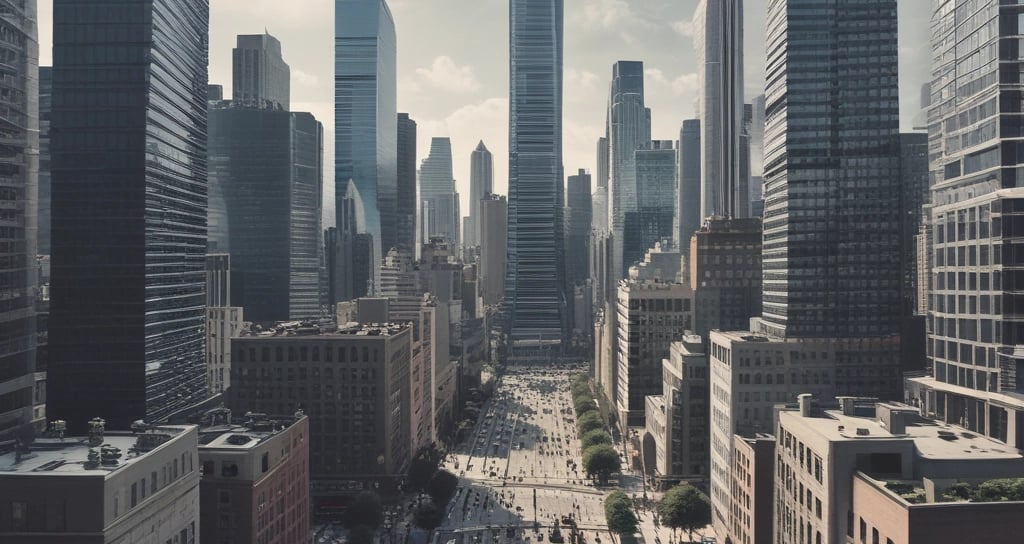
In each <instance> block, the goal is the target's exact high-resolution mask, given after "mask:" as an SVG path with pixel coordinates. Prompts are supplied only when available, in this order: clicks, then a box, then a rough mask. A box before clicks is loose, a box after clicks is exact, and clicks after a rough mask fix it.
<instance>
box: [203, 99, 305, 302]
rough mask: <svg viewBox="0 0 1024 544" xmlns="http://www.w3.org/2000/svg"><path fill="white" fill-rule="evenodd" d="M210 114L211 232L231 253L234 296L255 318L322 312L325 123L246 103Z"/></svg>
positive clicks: (218, 244) (216, 245) (219, 248)
mask: <svg viewBox="0 0 1024 544" xmlns="http://www.w3.org/2000/svg"><path fill="white" fill-rule="evenodd" d="M222 104H223V103H222ZM209 115H210V117H209V125H210V137H209V146H208V147H209V157H210V175H209V186H210V194H211V195H216V196H217V198H214V199H212V200H211V202H210V209H211V211H212V213H211V217H210V228H209V237H210V240H211V247H214V248H216V250H217V251H222V252H226V253H230V254H231V273H232V282H231V287H232V293H231V298H232V300H234V303H235V305H236V306H241V307H243V308H245V316H246V318H247V319H249V320H250V321H255V322H274V321H286V320H292V319H314V318H317V317H319V315H320V256H321V251H322V247H323V245H322V239H321V236H322V232H323V231H322V229H321V228H320V214H321V210H322V208H323V206H322V198H323V194H322V193H323V127H322V126H321V124H320V122H319V121H317V120H316V119H314V118H313V116H312V115H310V114H308V113H290V112H287V111H284V110H279V109H254V108H247V107H245V106H244V104H231V106H230V107H213V108H211V109H210V113H209ZM221 206H223V208H222V209H220V210H218V208H220V207H221ZM221 217H222V218H223V219H220V218H221Z"/></svg>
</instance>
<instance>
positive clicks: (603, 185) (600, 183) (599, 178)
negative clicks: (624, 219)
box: [593, 136, 609, 232]
mask: <svg viewBox="0 0 1024 544" xmlns="http://www.w3.org/2000/svg"><path fill="white" fill-rule="evenodd" d="M608 161H609V157H608V138H607V137H605V136H602V137H600V138H598V139H597V168H596V169H594V195H593V203H594V219H593V226H594V230H596V231H598V232H602V231H606V230H608V167H609V163H608Z"/></svg>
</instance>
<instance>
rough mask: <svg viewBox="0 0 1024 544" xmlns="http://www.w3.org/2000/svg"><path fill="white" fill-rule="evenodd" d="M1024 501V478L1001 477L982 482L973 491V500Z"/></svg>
mask: <svg viewBox="0 0 1024 544" xmlns="http://www.w3.org/2000/svg"><path fill="white" fill-rule="evenodd" d="M1002 501H1024V478H1000V479H997V480H989V481H987V482H982V483H981V484H979V485H978V487H977V488H976V489H975V490H974V492H973V493H971V502H1002Z"/></svg>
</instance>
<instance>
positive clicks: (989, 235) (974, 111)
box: [908, 0, 1024, 448]
mask: <svg viewBox="0 0 1024 544" xmlns="http://www.w3.org/2000/svg"><path fill="white" fill-rule="evenodd" d="M1004 4H1005V2H998V1H996V0H988V1H984V2H967V1H963V0H946V1H944V2H938V3H936V7H935V10H934V12H933V13H934V14H933V16H932V58H933V61H932V81H933V83H932V86H931V92H932V94H931V105H930V106H929V110H928V126H929V132H928V141H929V145H928V148H929V153H930V158H931V177H932V179H933V180H934V181H933V183H934V185H933V187H932V191H931V206H932V215H931V219H932V224H931V229H932V234H931V237H932V241H931V242H932V247H931V253H932V257H933V259H934V262H933V267H932V271H931V272H932V277H933V278H934V285H933V286H932V289H931V292H930V297H929V298H930V300H931V306H930V308H929V317H928V323H929V330H928V363H929V364H930V365H931V367H932V375H933V377H931V378H917V379H914V380H912V381H913V382H916V383H917V384H918V385H921V386H923V387H924V389H925V391H923V392H920V393H915V394H913V395H909V394H908V396H912V397H919V398H915V399H914V400H919V401H920V402H921V403H922V404H923V406H924V410H925V412H926V413H927V414H929V415H932V416H934V417H936V418H938V419H941V420H944V421H947V422H954V423H957V424H961V425H963V426H965V427H967V428H968V429H969V430H971V431H973V432H976V433H981V434H985V435H987V436H991V437H993V438H996V439H998V440H1001V441H1004V442H1007V443H1009V444H1010V445H1015V446H1016V447H1018V448H1020V447H1024V401H1022V400H1021V398H1022V397H1021V393H1022V392H1024V356H1022V353H1024V350H1022V348H1021V346H1022V345H1024V320H1021V315H1022V314H1024V310H1022V308H1024V302H1022V299H1024V295H1021V294H1019V293H1020V290H1021V285H1022V281H1021V275H1022V273H1021V272H1020V268H1021V266H1024V252H1022V251H1021V245H1020V243H1019V242H1018V241H1017V240H1018V237H1019V236H1020V234H1019V231H1018V228H1017V227H1018V225H1024V218H1022V216H1024V189H1022V188H1021V185H1022V179H1021V173H1020V171H1021V170H1020V168H1021V164H1022V163H1024V155H1022V154H1021V153H1020V152H1019V151H1018V148H1019V147H1020V143H1019V142H1018V140H1017V139H1016V138H1017V135H1018V134H1019V133H1020V124H1021V123H1020V119H1021V118H1020V112H1021V109H1022V108H1021V104H1020V100H1019V98H1020V96H1021V86H1020V83H1019V82H1018V80H1017V77H1016V76H1015V75H1013V74H1016V73H1017V72H1020V71H1021V69H1022V68H1024V61H1022V60H1017V57H1018V55H1016V54H1013V55H1012V56H1011V57H1007V56H1006V55H1005V52H1006V51H1011V50H1012V51H1016V49H1012V48H1014V47H1017V46H1016V45H1015V43H1016V41H1017V39H1018V38H1017V36H1018V35H1019V34H1020V33H1021V32H1024V22H1022V21H1020V17H1019V15H1020V12H1021V8H1020V6H1016V5H1014V6H1010V5H1004ZM961 36H981V38H980V39H972V40H970V41H968V40H965V39H962V38H961ZM1000 52H1004V54H1002V55H1000ZM957 59H971V60H970V66H971V67H972V68H974V70H973V71H971V72H967V71H965V70H964V68H963V63H964V62H966V61H964V60H960V63H959V65H958V63H957ZM1008 59H1013V60H1008ZM1010 76H1012V77H1010ZM1011 138H1012V139H1011Z"/></svg>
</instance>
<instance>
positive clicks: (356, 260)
mask: <svg viewBox="0 0 1024 544" xmlns="http://www.w3.org/2000/svg"><path fill="white" fill-rule="evenodd" d="M363 209H364V207H363V205H362V198H361V196H360V194H359V189H358V188H356V184H355V182H353V181H349V182H348V183H347V184H346V187H345V197H344V198H343V199H342V200H341V207H340V208H338V209H337V210H336V213H337V222H338V227H337V228H336V229H334V230H333V232H331V229H328V233H329V235H328V240H330V241H332V242H333V244H330V243H329V244H328V245H327V262H328V268H329V272H330V274H329V280H328V283H329V285H328V292H329V293H333V294H334V296H333V297H331V296H328V298H333V299H334V300H335V301H338V302H345V301H349V300H355V299H357V298H359V297H365V296H367V295H368V294H370V287H371V280H372V278H373V277H374V274H373V273H372V272H371V271H370V268H369V266H370V264H371V262H372V257H373V237H372V236H371V235H370V234H368V233H366V232H365V223H364V222H363V216H362V215H361V211H362V210H363ZM332 304H333V302H332Z"/></svg>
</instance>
